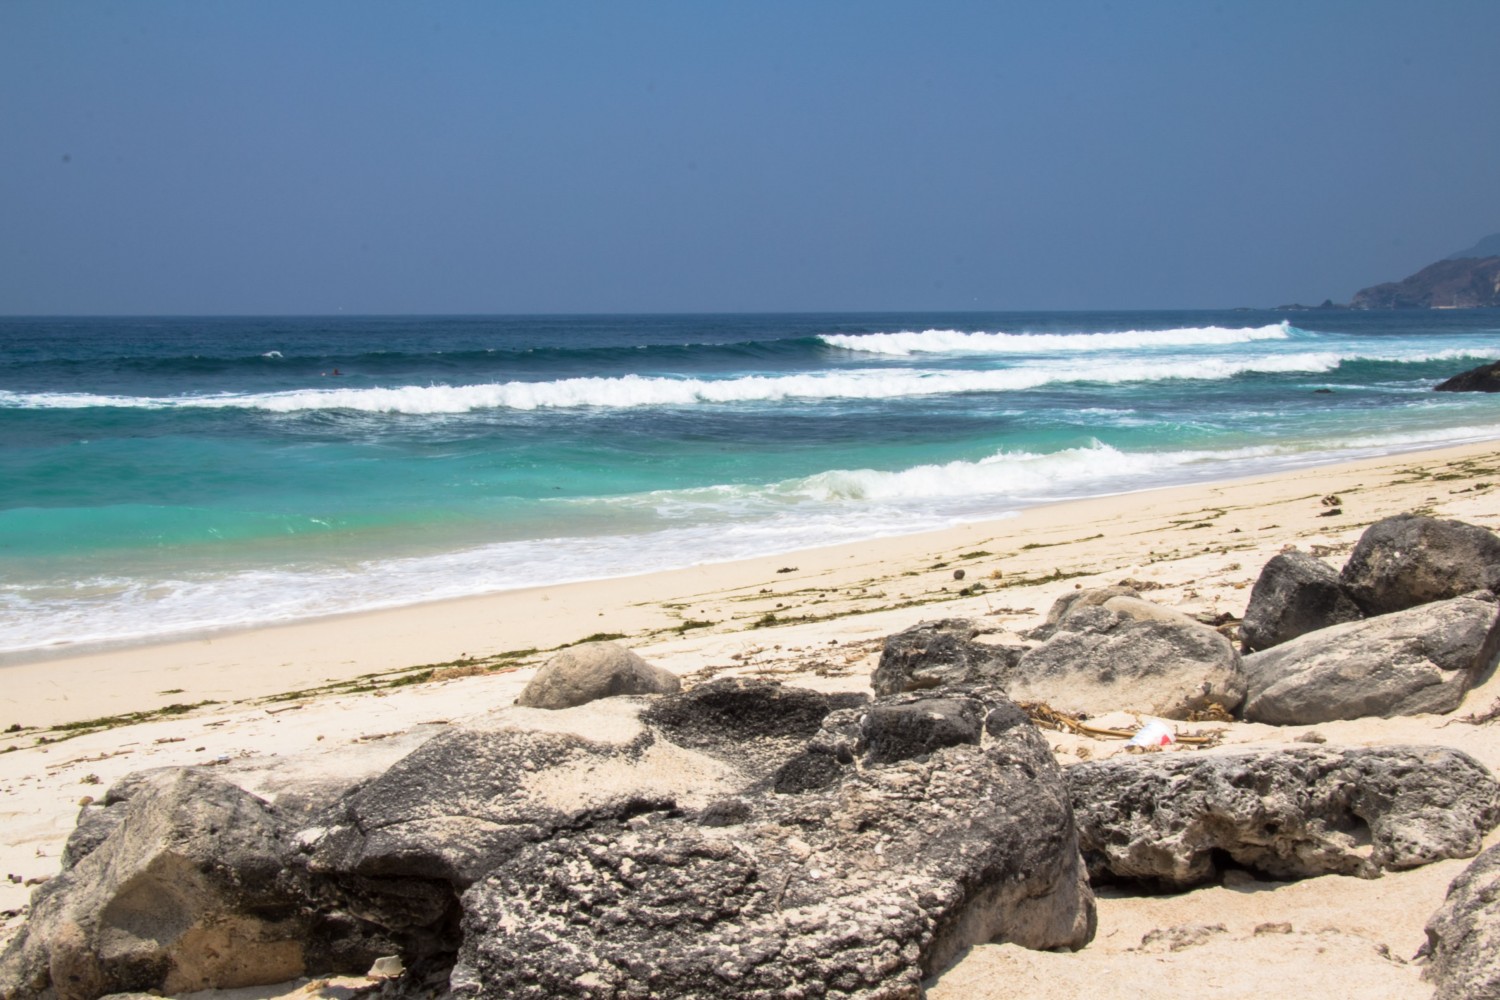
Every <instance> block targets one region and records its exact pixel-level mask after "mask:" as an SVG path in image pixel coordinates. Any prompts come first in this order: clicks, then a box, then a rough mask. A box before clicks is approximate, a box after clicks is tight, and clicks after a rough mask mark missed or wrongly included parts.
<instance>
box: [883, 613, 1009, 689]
mask: <svg viewBox="0 0 1500 1000" xmlns="http://www.w3.org/2000/svg"><path fill="white" fill-rule="evenodd" d="M976 634H977V629H976V628H975V627H974V623H973V622H971V621H969V620H967V619H963V618H945V619H943V620H942V621H933V622H921V623H920V624H917V625H913V626H912V627H911V628H909V629H906V630H905V631H902V632H897V633H896V634H895V635H892V636H888V637H887V638H886V640H885V645H884V646H883V647H882V648H881V651H880V663H879V665H878V666H876V668H875V672H874V673H873V674H872V675H871V677H870V687H872V688H873V689H874V690H875V693H876V694H877V695H888V694H899V693H900V692H902V691H921V690H925V689H927V688H936V687H943V686H946V685H949V684H971V683H972V684H1001V685H1003V684H1004V682H1005V677H1006V675H1007V673H1008V672H1009V670H1010V668H1011V667H1013V666H1015V664H1016V661H1017V660H1019V659H1020V657H1021V654H1022V653H1024V652H1025V648H1024V647H1021V646H1002V645H989V644H986V643H980V642H975V641H974V636H975V635H976Z"/></svg>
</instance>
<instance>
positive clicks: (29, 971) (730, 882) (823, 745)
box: [0, 681, 1094, 1000]
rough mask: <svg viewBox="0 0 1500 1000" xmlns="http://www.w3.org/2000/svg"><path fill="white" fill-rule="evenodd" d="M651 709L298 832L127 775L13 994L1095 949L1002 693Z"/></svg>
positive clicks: (426, 755) (510, 746) (897, 962)
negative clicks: (1002, 945)
mask: <svg viewBox="0 0 1500 1000" xmlns="http://www.w3.org/2000/svg"><path fill="white" fill-rule="evenodd" d="M645 704H646V703H645V700H644V699H638V698H619V699H610V700H609V701H608V702H600V703H598V704H595V705H591V706H588V708H587V709H580V710H562V711H542V710H537V709H528V708H507V709H503V710H498V711H496V712H493V713H490V714H488V715H486V716H481V717H478V718H477V719H474V720H469V722H467V723H465V724H463V725H459V726H454V727H451V728H449V729H448V730H446V731H444V732H442V733H441V734H440V735H437V736H434V737H433V738H431V739H430V740H428V741H427V742H426V743H424V744H422V745H421V746H419V747H417V749H415V750H414V751H412V752H411V753H409V754H408V755H407V756H406V757H404V758H402V759H401V760H399V761H398V762H397V763H396V764H395V765H394V766H392V767H390V768H389V769H388V770H386V771H385V772H384V773H382V774H380V775H378V776H376V777H374V778H373V779H367V778H365V777H361V778H359V779H357V783H356V784H354V785H353V786H352V787H349V788H348V790H347V791H346V792H345V793H344V794H343V795H342V796H341V797H340V798H339V799H338V800H337V801H336V802H335V803H334V804H332V805H326V806H322V807H318V808H321V809H323V811H322V812H321V813H318V814H317V815H312V814H311V813H310V812H309V810H312V809H314V805H313V804H314V803H317V802H327V800H328V795H329V793H330V790H331V788H332V786H331V785H330V784H329V782H328V778H327V776H324V777H323V779H322V780H320V781H319V782H318V783H317V786H316V788H315V789H314V793H313V794H309V795H298V794H297V790H296V789H295V788H294V787H286V788H283V792H284V793H285V794H287V795H288V796H290V798H289V801H294V802H296V803H297V805H296V808H294V809H292V810H290V811H289V812H281V811H279V810H278V809H277V808H276V807H275V806H273V805H271V804H270V803H267V802H265V801H264V800H261V799H259V798H256V797H255V796H253V795H251V794H249V793H247V792H246V791H244V790H243V789H242V788H238V787H236V786H235V785H233V784H232V783H231V782H230V781H229V780H228V779H229V778H230V777H232V775H231V774H230V772H229V771H228V769H224V770H220V771H217V772H214V773H203V772H200V771H198V770H195V769H168V770H164V771H162V772H158V773H155V774H146V775H143V776H142V775H138V776H133V777H132V778H130V779H128V780H126V781H124V782H121V783H120V785H118V786H117V789H118V793H117V795H116V799H110V798H108V797H107V798H106V801H107V802H109V803H110V804H109V805H106V806H103V807H101V808H99V809H93V808H91V809H90V810H88V811H87V812H86V816H85V819H84V822H83V824H82V825H81V827H80V831H79V834H78V836H77V837H76V838H75V840H74V842H73V843H72V844H71V845H70V847H69V852H68V858H69V864H70V865H71V867H70V868H69V869H68V871H66V872H65V873H64V874H63V875H61V876H59V877H58V878H56V879H54V880H53V881H52V882H49V883H48V884H47V885H46V886H44V887H43V889H42V890H40V891H39V893H38V895H37V897H36V899H37V909H36V911H35V913H34V915H33V917H32V920H31V921H30V922H29V923H28V924H27V925H26V928H25V929H24V930H23V932H22V933H21V935H20V936H19V937H18V938H17V939H16V941H15V942H13V944H12V946H11V947H10V948H9V949H7V951H6V953H5V955H4V956H3V958H0V975H3V978H0V995H3V996H4V998H5V1000H42V998H47V1000H52V998H54V997H59V998H63V1000H92V998H95V997H98V996H100V995H102V994H105V993H110V992H122V991H129V990H137V991H143V990H153V989H154V990H172V989H177V990H188V989H199V988H204V987H232V986H243V985H254V984H259V983H265V982H271V981H281V980H285V979H288V978H291V977H294V976H297V975H304V974H305V975H320V974H328V973H345V974H363V972H364V971H365V970H366V969H368V968H369V967H370V964H371V962H372V961H373V960H374V959H375V958H377V957H379V956H381V955H392V954H394V955H399V956H401V958H402V960H403V962H404V964H405V966H406V968H407V970H408V971H407V973H406V974H405V975H403V976H402V977H401V978H399V979H396V980H392V981H390V982H388V983H387V984H386V985H385V986H384V987H383V990H384V994H383V995H387V996H389V997H391V998H400V997H412V998H415V997H419V996H420V997H427V996H431V995H435V994H436V993H443V992H445V991H446V990H447V989H448V988H449V987H450V986H451V988H452V990H453V991H454V993H455V995H471V996H483V997H491V996H493V997H501V996H505V997H509V996H549V997H551V996H588V997H600V996H635V995H646V994H650V995H657V996H684V997H687V996H724V997H728V996H736V997H739V996H750V997H753V996H763V997H770V996H776V997H782V996H798V995H807V996H813V995H817V996H829V997H837V996H862V997H873V996H918V995H920V989H921V987H920V983H921V981H922V979H923V978H924V977H926V976H928V975H929V974H931V973H932V972H933V971H935V970H937V969H939V968H941V967H942V966H943V965H944V964H946V963H948V962H950V961H952V960H953V958H954V957H955V956H956V955H957V954H959V953H960V952H961V951H962V950H963V949H964V948H967V947H969V946H970V945H973V944H977V943H980V942H984V941H989V940H1001V941H1014V942H1017V943H1020V944H1024V945H1028V946H1031V947H1043V948H1047V947H1079V946H1081V945H1082V944H1084V943H1085V942H1086V941H1087V940H1088V939H1089V937H1090V936H1091V935H1092V933H1093V926H1094V908H1093V896H1092V894H1091V892H1090V890H1089V888H1088V884H1087V880H1086V878H1085V876H1084V868H1083V864H1082V860H1081V858H1080V855H1079V853H1078V847H1077V836H1076V832H1075V829H1074V826H1073V822H1072V814H1071V807H1070V804H1069V799H1068V794H1067V789H1066V786H1065V784H1064V782H1063V778H1062V775H1061V772H1060V770H1059V769H1058V767H1057V765H1056V763H1055V762H1054V761H1053V758H1052V754H1051V752H1050V751H1049V749H1048V747H1047V744H1046V742H1045V741H1044V740H1043V739H1042V738H1041V736H1040V734H1038V733H1037V732H1036V730H1035V728H1034V727H1032V726H1031V725H1030V724H1029V722H1025V721H1024V719H1022V718H1020V714H1021V713H1020V712H1019V711H1018V710H1017V709H1016V708H1015V706H1013V705H1011V704H1010V703H1009V702H1007V701H1005V700H1004V698H1003V696H1002V695H1000V694H999V693H998V692H997V691H995V690H993V689H987V688H973V687H961V688H957V689H953V690H950V691H945V693H944V697H942V698H923V697H921V696H918V695H902V696H897V697H893V698H890V699H885V700H883V701H881V702H879V703H876V704H870V703H869V699H868V698H867V697H866V696H863V695H859V696H852V697H851V696H842V695H835V696H829V695H822V694H819V693H817V692H811V691H799V690H796V689H789V688H782V687H781V686H780V685H776V684H772V683H767V682H746V681H731V682H721V683H714V684H707V685H703V686H702V687H700V688H698V689H696V690H695V691H692V692H688V693H686V694H682V695H673V696H667V697H665V698H661V699H658V700H657V701H656V702H655V704H654V705H653V706H652V707H651V708H650V710H647V711H642V709H643V708H644V707H645ZM572 711H582V712H584V713H585V714H583V715H579V716H572V715H570V714H569V713H570V712H572ZM578 730H583V731H586V732H588V733H589V734H591V737H592V738H586V737H585V736H582V735H580V734H579V732H578ZM293 770H294V771H295V770H296V769H295V768H294V769H293ZM246 777H257V776H256V775H251V774H247V775H246ZM264 779H265V775H259V776H258V777H257V780H260V781H262V782H263V781H264ZM120 809H124V810H126V813H125V814H124V815H123V816H118V815H114V811H115V810H120ZM455 962H456V963H457V964H456V965H455ZM450 973H451V981H450Z"/></svg>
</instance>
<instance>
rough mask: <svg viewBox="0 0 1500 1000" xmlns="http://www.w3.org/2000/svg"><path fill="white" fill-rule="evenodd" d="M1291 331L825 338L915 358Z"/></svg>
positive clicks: (1177, 342) (1279, 335) (1233, 340)
mask: <svg viewBox="0 0 1500 1000" xmlns="http://www.w3.org/2000/svg"><path fill="white" fill-rule="evenodd" d="M1289 336H1291V327H1290V325H1289V324H1287V323H1285V322H1282V323H1277V324H1275V325H1272V326H1258V327H1246V328H1243V329H1235V328H1231V327H1223V326H1190V327H1182V328H1180V329H1175V330H1124V331H1121V332H1118V333H982V332H981V333H965V332H964V331H962V330H923V331H921V332H916V331H911V330H903V331H901V332H899V333H863V334H840V333H829V334H824V335H823V336H821V337H820V338H819V339H820V340H822V341H823V343H825V344H827V345H829V346H830V347H842V348H844V349H845V350H850V351H860V352H862V353H865V354H888V355H893V356H895V357H908V356H910V355H912V354H1040V353H1044V352H1054V351H1091V352H1098V351H1120V350H1139V349H1142V348H1153V347H1196V346H1202V347H1224V346H1230V345H1233V344H1247V343H1250V342H1252V341H1256V340H1285V339H1287V338H1288V337H1289Z"/></svg>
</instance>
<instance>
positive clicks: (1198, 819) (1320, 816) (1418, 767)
mask: <svg viewBox="0 0 1500 1000" xmlns="http://www.w3.org/2000/svg"><path fill="white" fill-rule="evenodd" d="M1067 775H1068V785H1069V787H1070V789H1071V790H1072V795H1073V809H1074V813H1075V815H1076V816H1077V821H1078V831H1079V846H1080V847H1081V848H1082V850H1083V853H1084V858H1085V860H1086V861H1087V863H1088V866H1089V872H1090V876H1091V878H1093V879H1094V880H1095V882H1096V883H1098V882H1107V881H1113V880H1125V881H1139V882H1144V883H1148V884H1151V885H1154V886H1157V887H1162V888H1171V889H1181V888H1186V887H1189V886H1193V885H1200V884H1203V883H1206V882H1211V881H1213V880H1215V879H1216V878H1217V877H1218V876H1219V875H1220V873H1221V864H1222V860H1224V859H1227V860H1228V861H1230V862H1233V863H1234V864H1236V865H1239V866H1242V867H1244V868H1248V869H1250V870H1252V871H1254V872H1257V873H1259V874H1261V875H1264V876H1269V877H1271V878H1274V879H1295V878H1308V877H1312V876H1315V875H1325V874H1330V873H1338V874H1343V875H1360V876H1364V877H1373V876H1376V875H1378V874H1380V872H1381V871H1382V870H1386V869H1401V868H1414V867H1417V866H1419V865H1424V864H1429V863H1431V862H1433V861H1439V860H1442V859H1444V858H1462V857H1470V856H1472V855H1473V854H1474V853H1475V852H1477V851H1478V850H1479V847H1480V841H1481V839H1482V838H1483V837H1484V835H1485V834H1486V833H1487V832H1488V831H1489V830H1491V829H1493V828H1494V826H1495V824H1496V823H1497V822H1500V783H1497V782H1496V780H1495V778H1494V777H1493V776H1492V775H1491V774H1490V772H1489V771H1488V770H1487V769H1486V768H1485V767H1484V766H1483V765H1482V764H1480V763H1479V762H1478V761H1476V760H1474V759H1473V758H1472V757H1470V756H1469V755H1467V754H1465V753H1462V752H1460V751H1458V750H1452V749H1449V748H1446V747H1377V748H1360V749H1346V750H1338V749H1332V748H1327V747H1307V748H1301V747H1298V748H1296V749H1275V750H1261V751H1254V752H1249V753H1234V754H1223V755H1218V754H1216V755H1206V754H1192V755H1188V754H1181V753H1171V754H1149V755H1144V756H1133V757H1113V758H1110V759H1109V760H1103V761H1097V762H1085V763H1081V764H1075V765H1073V766H1072V767H1070V768H1069V769H1068V772H1067Z"/></svg>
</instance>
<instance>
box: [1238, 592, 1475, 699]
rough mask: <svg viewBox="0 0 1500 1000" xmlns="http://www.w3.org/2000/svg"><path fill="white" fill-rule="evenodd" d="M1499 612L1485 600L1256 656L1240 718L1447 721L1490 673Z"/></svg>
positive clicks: (1330, 633) (1469, 598) (1432, 607)
mask: <svg viewBox="0 0 1500 1000" xmlns="http://www.w3.org/2000/svg"><path fill="white" fill-rule="evenodd" d="M1496 612H1497V609H1496V605H1495V596H1494V595H1493V594H1491V593H1489V592H1488V591H1479V592H1477V593H1474V594H1469V595H1466V596H1464V597H1458V598H1454V599H1453V600H1449V601H1439V602H1437V603H1435V604H1425V605H1422V606H1420V607H1415V608H1410V609H1408V610H1406V611H1401V612H1396V613H1393V614H1389V615H1382V616H1380V617H1378V618H1371V619H1368V620H1366V621H1359V622H1349V623H1346V624H1343V625H1334V626H1332V627H1331V628H1326V629H1322V630H1320V631H1317V632H1309V633H1308V634H1307V635H1304V636H1301V637H1299V638H1297V639H1293V640H1292V641H1290V642H1286V643H1283V644H1282V645H1280V646H1276V647H1274V648H1273V649H1268V650H1265V651H1263V652H1259V653H1252V654H1250V655H1249V656H1247V657H1245V659H1244V671H1245V678H1246V680H1247V681H1248V683H1249V691H1248V693H1247V695H1246V697H1245V708H1244V717H1245V718H1246V719H1248V720H1250V721H1252V722H1268V723H1271V724H1272V725H1281V726H1292V725H1306V724H1311V723H1317V722H1331V721H1333V720H1336V719H1360V718H1364V717H1366V716H1379V717H1381V718H1390V717H1392V716H1396V715H1417V714H1420V713H1423V712H1435V713H1440V712H1451V711H1453V709H1455V708H1457V707H1458V706H1459V703H1460V702H1462V701H1463V697H1464V694H1465V693H1466V692H1467V691H1468V690H1469V688H1470V686H1471V685H1472V684H1473V683H1474V680H1475V678H1476V676H1477V675H1478V674H1479V673H1480V672H1481V671H1482V670H1484V669H1485V668H1486V665H1487V664H1486V660H1487V659H1488V657H1489V656H1490V655H1491V654H1492V650H1491V646H1492V645H1493V639H1492V633H1493V632H1494V631H1495V629H1496V617H1497V613H1496Z"/></svg>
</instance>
